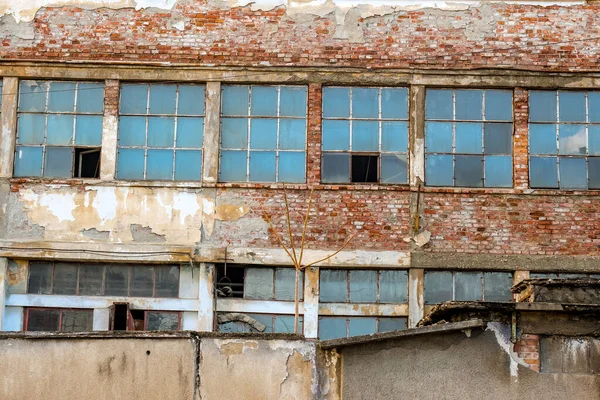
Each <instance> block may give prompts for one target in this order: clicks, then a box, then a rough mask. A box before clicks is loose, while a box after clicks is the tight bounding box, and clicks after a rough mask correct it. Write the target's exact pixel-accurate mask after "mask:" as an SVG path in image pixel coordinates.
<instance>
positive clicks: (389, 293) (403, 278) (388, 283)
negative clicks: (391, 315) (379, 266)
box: [379, 270, 408, 303]
mask: <svg viewBox="0 0 600 400" xmlns="http://www.w3.org/2000/svg"><path fill="white" fill-rule="evenodd" d="M407 279H408V277H407V273H406V271H391V270H384V271H381V272H380V273H379V302H380V303H406V302H407V301H408V296H407V288H408V280H407Z"/></svg>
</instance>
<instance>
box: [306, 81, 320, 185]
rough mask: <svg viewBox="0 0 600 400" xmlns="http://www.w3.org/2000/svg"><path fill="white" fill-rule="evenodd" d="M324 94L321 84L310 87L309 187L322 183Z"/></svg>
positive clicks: (307, 170)
mask: <svg viewBox="0 0 600 400" xmlns="http://www.w3.org/2000/svg"><path fill="white" fill-rule="evenodd" d="M322 93H323V92H322V86H321V84H320V83H311V84H309V85H308V130H307V136H306V141H307V150H306V183H308V184H309V185H318V184H319V183H320V182H321V104H322Z"/></svg>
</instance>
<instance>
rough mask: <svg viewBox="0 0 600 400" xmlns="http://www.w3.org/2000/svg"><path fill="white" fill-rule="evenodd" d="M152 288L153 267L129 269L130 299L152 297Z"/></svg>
mask: <svg viewBox="0 0 600 400" xmlns="http://www.w3.org/2000/svg"><path fill="white" fill-rule="evenodd" d="M107 275H108V271H107ZM153 286H154V268H153V267H148V266H143V267H138V266H134V267H131V288H130V290H129V295H130V296H131V297H152V291H153Z"/></svg>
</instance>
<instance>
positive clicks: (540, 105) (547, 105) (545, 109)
mask: <svg viewBox="0 0 600 400" xmlns="http://www.w3.org/2000/svg"><path fill="white" fill-rule="evenodd" d="M529 120H530V121H532V122H555V121H556V92H548V91H536V90H532V91H531V92H529Z"/></svg>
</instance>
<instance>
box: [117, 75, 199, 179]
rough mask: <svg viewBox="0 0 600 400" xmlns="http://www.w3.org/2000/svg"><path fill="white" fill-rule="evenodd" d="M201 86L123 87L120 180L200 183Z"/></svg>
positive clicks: (118, 172) (126, 85) (119, 153)
mask: <svg viewBox="0 0 600 400" xmlns="http://www.w3.org/2000/svg"><path fill="white" fill-rule="evenodd" d="M204 90H205V87H204V86H203V85H192V84H123V85H121V101H120V103H119V142H118V156H117V178H118V179H128V180H136V179H139V180H144V179H146V180H166V181H170V180H175V181H199V180H201V176H202V142H203V136H204Z"/></svg>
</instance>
